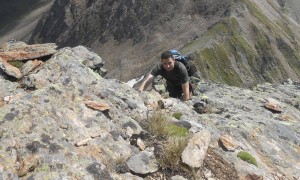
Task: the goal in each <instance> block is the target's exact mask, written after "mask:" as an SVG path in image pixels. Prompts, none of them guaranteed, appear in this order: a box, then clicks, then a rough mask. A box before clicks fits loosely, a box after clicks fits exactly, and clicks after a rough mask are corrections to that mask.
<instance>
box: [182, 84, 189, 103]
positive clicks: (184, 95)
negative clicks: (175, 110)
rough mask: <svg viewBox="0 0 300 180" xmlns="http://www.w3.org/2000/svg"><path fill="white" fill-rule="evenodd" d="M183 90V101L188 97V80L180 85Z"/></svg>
mask: <svg viewBox="0 0 300 180" xmlns="http://www.w3.org/2000/svg"><path fill="white" fill-rule="evenodd" d="M181 87H182V91H183V101H187V100H189V99H190V87H189V82H186V83H184V84H182V85H181Z"/></svg>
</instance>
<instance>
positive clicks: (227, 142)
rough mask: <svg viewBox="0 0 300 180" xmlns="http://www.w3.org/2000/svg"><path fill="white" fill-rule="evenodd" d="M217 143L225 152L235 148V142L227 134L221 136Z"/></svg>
mask: <svg viewBox="0 0 300 180" xmlns="http://www.w3.org/2000/svg"><path fill="white" fill-rule="evenodd" d="M219 142H220V143H221V145H222V146H223V147H224V148H225V149H226V150H227V151H234V150H235V149H236V148H237V145H236V143H235V141H234V140H233V138H232V137H231V136H229V135H228V134H225V135H223V136H221V137H220V139H219Z"/></svg>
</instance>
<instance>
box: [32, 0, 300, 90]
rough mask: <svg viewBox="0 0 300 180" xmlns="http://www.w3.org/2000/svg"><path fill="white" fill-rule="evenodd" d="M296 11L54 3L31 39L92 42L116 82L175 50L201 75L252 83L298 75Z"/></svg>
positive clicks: (203, 3) (246, 2)
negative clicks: (191, 56) (187, 57)
mask: <svg viewBox="0 0 300 180" xmlns="http://www.w3.org/2000/svg"><path fill="white" fill-rule="evenodd" d="M299 8H300V4H299V2H298V1H296V0H241V1H237V0H226V1H223V0H222V1H221V0H213V1H208V0H200V1H193V0H187V1H184V2H183V1H179V0H164V1H158V0H152V1H147V2H141V1H135V0H131V1H112V0H108V1H102V0H85V1H76V0H67V1H62V0H56V1H55V3H54V5H53V6H52V8H51V10H50V12H49V13H48V15H47V16H46V17H45V18H43V19H42V20H41V21H40V22H39V24H38V26H37V28H36V29H35V32H34V33H33V36H32V38H31V42H39V43H42V42H43V43H45V42H56V43H57V44H58V45H59V46H75V45H78V44H83V45H86V46H88V47H91V48H92V49H93V50H94V51H96V52H97V53H99V54H100V55H101V56H102V57H103V59H104V60H105V61H106V65H105V68H106V69H108V70H109V73H108V77H114V78H117V79H120V80H129V79H131V78H133V77H137V76H140V75H141V74H143V73H145V72H147V71H148V70H149V68H150V67H151V65H153V64H154V63H156V62H157V61H158V59H159V55H160V53H161V52H162V51H163V50H166V49H171V48H177V49H181V50H182V52H184V53H193V54H194V55H195V61H196V62H197V64H198V66H199V69H200V70H201V72H202V75H203V77H204V78H207V79H212V80H215V81H220V82H225V83H227V84H230V85H237V86H247V87H249V86H253V85H255V84H257V83H260V82H265V81H268V82H279V81H282V80H284V79H287V78H292V79H294V80H299V77H300V60H299V59H300V58H299V57H300V55H299V42H300V38H299V34H300V32H299V31H300V30H299V29H300V26H299V11H298V10H299ZM128 72H130V73H128Z"/></svg>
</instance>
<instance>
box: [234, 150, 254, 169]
mask: <svg viewBox="0 0 300 180" xmlns="http://www.w3.org/2000/svg"><path fill="white" fill-rule="evenodd" d="M237 157H239V158H240V159H242V160H244V161H247V162H248V163H250V164H253V165H255V166H258V165H257V162H256V159H255V158H254V157H253V156H252V155H251V154H249V153H248V152H246V151H241V152H239V153H238V155H237Z"/></svg>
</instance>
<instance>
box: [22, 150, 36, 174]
mask: <svg viewBox="0 0 300 180" xmlns="http://www.w3.org/2000/svg"><path fill="white" fill-rule="evenodd" d="M20 163H21V165H20V167H19V169H18V176H19V177H22V176H25V175H26V174H27V173H28V172H31V171H34V169H35V168H36V167H37V166H38V164H39V157H38V156H36V155H32V156H29V157H27V158H25V159H22V160H21V162H20Z"/></svg>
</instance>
